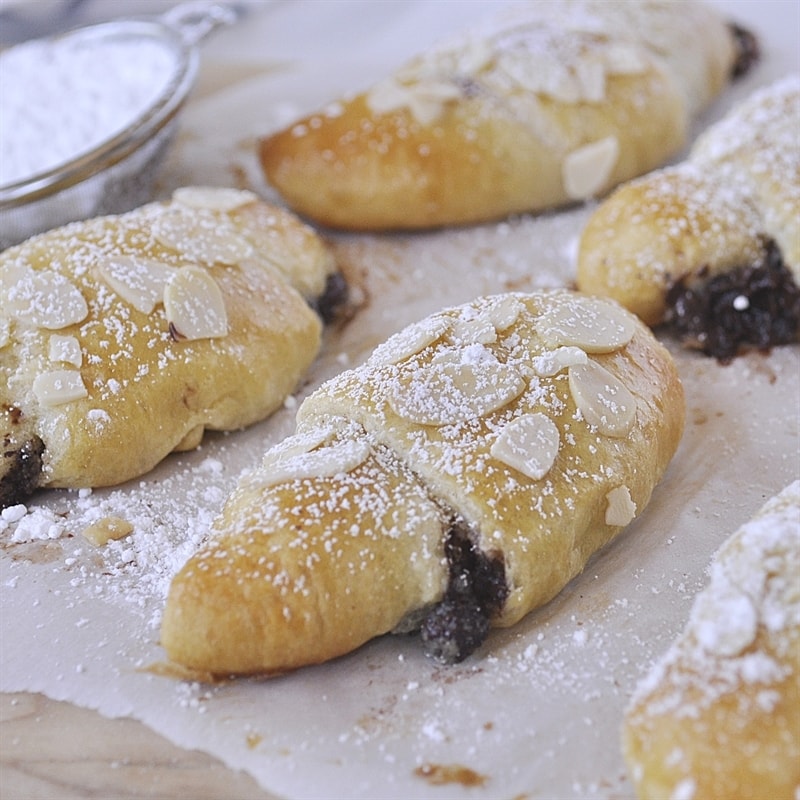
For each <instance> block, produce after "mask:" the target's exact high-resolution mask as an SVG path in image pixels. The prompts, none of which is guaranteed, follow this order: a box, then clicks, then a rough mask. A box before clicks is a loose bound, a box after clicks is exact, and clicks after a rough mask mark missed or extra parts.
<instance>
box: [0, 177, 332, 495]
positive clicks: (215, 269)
mask: <svg viewBox="0 0 800 800" xmlns="http://www.w3.org/2000/svg"><path fill="white" fill-rule="evenodd" d="M126 265H127V266H126ZM142 265H144V267H142ZM142 269H144V272H145V273H146V275H153V274H155V275H158V274H160V273H159V270H162V269H166V270H168V272H167V273H166V275H167V276H175V275H178V274H181V273H183V274H190V273H189V272H186V271H193V273H194V274H197V275H199V276H200V278H201V281H200V284H199V285H200V286H201V287H204V286H205V283H203V281H202V277H203V275H206V276H210V279H211V281H210V283H211V288H210V289H209V292H210V293H211V295H214V294H216V293H217V292H218V293H220V294H221V298H222V301H221V302H222V303H223V305H224V314H225V315H226V317H227V331H226V332H224V333H222V334H221V335H214V336H212V337H210V338H195V339H193V338H191V336H190V337H189V338H185V334H186V331H181V330H178V329H177V328H176V327H175V324H174V323H173V324H172V325H171V324H170V320H169V319H168V315H167V313H166V311H165V305H164V303H163V302H162V300H161V297H160V294H159V296H158V297H157V298H155V299H154V302H153V308H152V309H148V308H147V307H146V305H142V303H138V306H139V307H138V308H137V307H136V306H137V303H136V302H132V298H135V297H136V294H135V291H134V290H135V289H136V287H141V285H142V280H141V276H140V273H141V270H142ZM104 270H106V272H104ZM107 270H112V275H115V276H116V277H117V278H118V279H120V280H121V281H122V285H121V286H120V284H117V288H118V289H119V291H118V290H117V289H115V288H113V287H114V283H113V281H112V282H111V283H110V282H109V280H108V278H107V275H108V272H107ZM334 270H335V265H334V263H333V259H332V256H331V255H330V253H329V252H328V250H327V249H326V247H325V246H324V244H323V242H322V241H321V239H320V238H319V237H318V236H317V235H316V234H315V233H314V232H313V231H312V230H311V229H310V228H308V227H307V226H305V225H303V224H302V223H301V222H299V221H298V220H297V218H296V217H294V215H292V214H290V213H288V212H286V211H285V210H283V209H280V208H273V207H271V206H269V205H267V204H265V203H263V202H262V201H260V200H258V198H257V197H256V196H255V195H253V194H252V193H249V192H237V191H234V190H224V189H223V190H214V189H205V188H194V187H189V188H186V189H182V190H179V191H178V192H177V193H176V199H173V200H171V201H170V202H167V203H153V204H149V205H146V206H143V207H142V208H140V209H138V210H136V211H133V212H130V213H128V214H124V215H121V216H112V217H102V218H96V219H93V220H89V221H86V222H78V223H74V224H71V225H68V226H65V227H63V228H60V229H56V230H53V231H51V232H49V233H45V234H42V235H40V236H36V237H34V238H32V239H30V240H28V241H27V242H25V243H23V244H21V245H18V246H16V247H12V248H9V249H8V250H6V251H4V252H3V253H2V255H0V284H1V285H2V287H3V293H4V307H3V308H0V328H2V330H0V424H1V425H2V427H1V428H0V432H2V433H3V459H2V468H3V470H4V472H3V474H2V475H0V489H1V490H2V500H3V505H6V504H10V503H13V502H19V501H20V500H21V499H23V497H24V494H25V493H26V492H30V491H31V490H33V489H34V488H37V487H44V486H47V487H70V488H80V487H98V486H106V485H113V484H118V483H121V482H123V481H126V480H129V479H131V478H134V477H137V476H139V475H142V474H143V473H145V472H147V471H148V470H150V469H151V468H152V467H154V466H155V465H156V464H157V463H158V462H159V461H161V460H162V459H163V458H164V457H165V456H166V455H167V454H168V453H170V452H172V451H175V450H181V449H189V448H192V447H195V446H197V444H199V442H200V440H201V438H202V435H203V431H204V430H205V429H209V430H231V429H238V428H241V427H243V426H246V425H250V424H251V423H253V422H256V421H257V420H260V419H263V418H264V417H266V416H267V415H268V414H270V413H271V412H272V411H273V410H275V409H276V408H277V407H278V406H280V404H281V403H282V402H283V400H284V399H285V397H286V395H287V394H289V393H290V392H291V391H293V390H294V388H295V387H296V386H297V384H298V382H299V381H300V379H301V377H302V375H303V374H304V372H305V371H306V369H307V368H308V367H309V365H310V364H311V362H312V361H313V359H314V358H315V357H316V354H317V352H318V348H319V345H320V338H321V330H322V323H321V321H320V318H319V316H318V314H317V313H315V311H314V310H312V308H311V306H310V305H309V304H310V303H312V302H314V301H316V300H317V298H318V297H319V296H320V295H322V294H323V292H324V291H325V287H326V283H327V281H328V279H329V277H330V276H331V275H332V274H333V273H334ZM214 286H216V290H215V289H214ZM126 287H127V288H126ZM120 291H121V292H122V293H121V294H120ZM165 291H166V290H165ZM159 292H160V290H159ZM165 296H166V295H165ZM81 298H83V303H84V304H85V305H83V306H82V302H81ZM195 299H196V301H197V302H198V303H199V306H197V307H196V308H195V312H196V316H197V323H198V324H202V323H203V321H204V320H205V319H206V317H207V316H208V312H209V309H210V308H212V307H213V303H212V302H211V301H210V300H209V299H208V297H206V296H205V295H204V290H203V289H202V288H201V290H200V293H199V295H198V296H197V297H196V298H195ZM176 302H180V298H178V300H177V301H176ZM208 303H211V306H209V307H208V308H207V307H206V304H208ZM81 307H82V308H83V310H78V311H77V312H76V313H75V315H74V316H73V317H70V316H69V310H70V309H71V308H78V309H80V308H81ZM140 309H142V310H140ZM65 314H66V315H67V316H66V318H65V317H64V315H65ZM65 322H66V323H68V324H64V323H65ZM190 322H191V320H190ZM180 324H186V323H183V322H182V323H180ZM192 324H193V323H192ZM190 327H191V326H190ZM189 332H190V334H191V331H189ZM65 341H66V342H67V344H66V345H64V342H65ZM54 346H55V347H56V351H55V353H54V351H53V348H54ZM59 347H61V348H62V349H61V350H59V349H58V348H59ZM65 348H66V350H65ZM70 348H71V350H70ZM62 351H64V352H62ZM54 375H55V376H61V377H62V378H66V379H67V380H69V381H75V382H77V384H78V386H79V389H80V387H81V386H82V387H83V388H82V390H79V392H78V394H83V396H79V397H77V398H76V399H69V400H64V399H63V398H60V397H58V396H57V395H58V391H57V390H55V389H54V388H53V386H52V385H51V386H50V388H49V389H48V388H44V389H43V388H42V385H41V381H42V380H43V377H42V376H45V377H47V376H51V377H52V376H54ZM36 450H38V451H39V452H38V460H37V457H36V453H35V452H34V453H32V451H36ZM37 466H38V467H40V468H37ZM26 471H27V472H29V473H31V474H29V475H26V474H25V473H26Z"/></svg>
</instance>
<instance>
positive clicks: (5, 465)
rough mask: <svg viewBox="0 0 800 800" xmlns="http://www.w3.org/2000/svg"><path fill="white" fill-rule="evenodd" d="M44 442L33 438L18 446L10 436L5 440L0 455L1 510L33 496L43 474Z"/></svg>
mask: <svg viewBox="0 0 800 800" xmlns="http://www.w3.org/2000/svg"><path fill="white" fill-rule="evenodd" d="M43 453H44V442H43V441H42V440H41V439H40V438H39V437H38V436H33V437H31V438H30V439H28V440H27V441H25V442H22V444H21V445H20V444H16V443H15V442H14V441H13V440H12V438H11V437H10V436H6V437H4V439H3V450H2V453H0V459H2V462H1V463H0V508H7V507H8V506H13V505H16V504H17V503H21V502H22V501H23V500H24V499H25V498H26V497H28V496H29V495H31V494H33V490H34V489H36V487H37V486H38V485H39V479H40V476H41V473H42V454H43Z"/></svg>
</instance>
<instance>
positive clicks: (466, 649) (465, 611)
mask: <svg viewBox="0 0 800 800" xmlns="http://www.w3.org/2000/svg"><path fill="white" fill-rule="evenodd" d="M445 556H446V558H447V563H448V568H449V577H448V584H447V589H446V591H445V595H444V597H443V598H442V600H441V602H439V603H438V604H437V605H436V606H434V607H433V609H431V611H430V612H429V613H428V615H427V616H426V617H425V619H424V621H423V623H422V627H421V630H420V634H421V637H422V641H423V643H424V647H425V652H426V653H427V655H429V656H431V657H432V658H434V659H436V660H437V661H440V662H442V663H445V664H455V663H458V662H459V661H463V660H464V659H465V658H466V657H467V656H468V655H470V653H472V652H474V651H475V650H476V649H477V648H478V647H480V645H481V644H482V643H483V641H484V639H485V638H486V636H487V634H488V633H489V624H490V621H491V618H492V616H493V615H494V614H496V613H497V612H498V611H500V609H501V608H502V607H503V603H505V601H506V598H507V597H508V586H507V585H506V580H505V567H504V564H503V559H502V556H500V555H492V554H487V553H484V552H483V551H481V550H480V549H479V548H478V547H477V546H476V545H475V543H474V542H473V540H472V538H471V537H470V534H469V530H468V529H467V528H466V526H465V525H464V524H463V522H460V521H456V522H454V523H453V525H452V526H451V528H450V531H449V532H448V535H447V539H446V541H445Z"/></svg>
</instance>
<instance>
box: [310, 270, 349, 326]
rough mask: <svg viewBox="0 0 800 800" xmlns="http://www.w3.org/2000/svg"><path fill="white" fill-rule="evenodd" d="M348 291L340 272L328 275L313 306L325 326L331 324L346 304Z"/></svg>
mask: <svg viewBox="0 0 800 800" xmlns="http://www.w3.org/2000/svg"><path fill="white" fill-rule="evenodd" d="M349 293H350V289H349V286H348V285H347V281H346V280H345V278H344V276H343V275H342V274H341V273H340V272H333V273H331V274H330V275H328V278H327V280H326V281H325V289H324V290H323V292H322V294H321V295H320V296H319V297H318V298H317V299H316V302H315V303H314V304H313V307H314V310H315V311H316V312H317V314H319V316H320V317H321V318H322V321H323V322H324V323H325V324H329V323H331V322H333V321H334V320H335V319H336V317H337V315H338V314H339V312H340V311H341V309H342V308H344V306H345V305H346V304H347V300H348V297H349Z"/></svg>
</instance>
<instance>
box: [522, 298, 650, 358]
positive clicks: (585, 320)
mask: <svg viewBox="0 0 800 800" xmlns="http://www.w3.org/2000/svg"><path fill="white" fill-rule="evenodd" d="M536 329H537V331H538V332H539V335H540V336H541V337H542V340H543V341H544V343H545V344H546V345H547V346H548V347H551V348H556V347H560V346H562V345H565V346H567V345H573V346H575V347H580V348H581V349H582V350H585V351H586V352H587V353H610V352H612V351H614V350H618V349H619V348H621V347H624V346H625V345H626V344H627V343H628V342H629V341H630V340H631V339H632V338H633V335H634V333H635V332H636V319H635V317H634V316H633V315H632V314H629V313H628V312H627V311H625V310H624V309H623V308H621V307H620V306H618V305H617V304H616V303H612V302H611V301H610V300H605V299H602V298H599V297H589V296H587V295H579V294H563V295H561V296H555V297H554V298H553V301H552V303H551V305H550V307H549V308H548V309H547V311H545V312H544V313H543V314H542V315H541V317H540V318H539V320H538V322H537V325H536Z"/></svg>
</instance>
